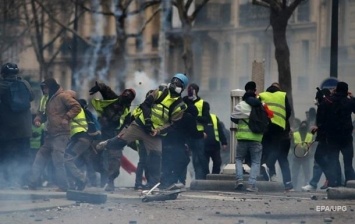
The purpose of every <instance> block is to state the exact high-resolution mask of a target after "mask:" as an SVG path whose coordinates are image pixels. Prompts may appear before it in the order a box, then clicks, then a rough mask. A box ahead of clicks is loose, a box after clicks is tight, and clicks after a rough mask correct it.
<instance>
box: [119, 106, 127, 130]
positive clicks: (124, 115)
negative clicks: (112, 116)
mask: <svg viewBox="0 0 355 224" xmlns="http://www.w3.org/2000/svg"><path fill="white" fill-rule="evenodd" d="M128 114H129V109H128V108H125V109H124V112H123V114H122V115H121V117H120V124H119V126H118V128H117V129H120V128H121V127H122V125H123V123H124V120H125V119H126V117H127V115H128Z"/></svg>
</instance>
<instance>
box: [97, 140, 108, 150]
mask: <svg viewBox="0 0 355 224" xmlns="http://www.w3.org/2000/svg"><path fill="white" fill-rule="evenodd" d="M107 143H108V140H106V141H102V142H99V143H98V144H97V145H96V149H97V150H99V151H102V150H105V149H106V145H107Z"/></svg>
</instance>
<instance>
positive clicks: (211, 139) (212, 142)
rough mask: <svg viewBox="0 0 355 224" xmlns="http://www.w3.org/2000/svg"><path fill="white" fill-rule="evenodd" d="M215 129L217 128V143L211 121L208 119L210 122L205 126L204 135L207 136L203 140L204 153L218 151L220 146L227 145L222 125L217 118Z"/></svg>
mask: <svg viewBox="0 0 355 224" xmlns="http://www.w3.org/2000/svg"><path fill="white" fill-rule="evenodd" d="M217 128H218V136H219V141H217V140H216V138H215V133H214V127H213V123H212V119H210V122H209V123H208V124H207V125H205V133H206V134H207V138H206V139H205V150H206V151H212V150H219V149H220V148H221V145H228V142H227V138H226V136H225V134H224V126H223V125H222V123H221V121H220V120H219V119H218V117H217Z"/></svg>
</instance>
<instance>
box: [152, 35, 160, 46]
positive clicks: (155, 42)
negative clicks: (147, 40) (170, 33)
mask: <svg viewBox="0 0 355 224" xmlns="http://www.w3.org/2000/svg"><path fill="white" fill-rule="evenodd" d="M152 48H153V50H156V49H158V48H159V34H153V35H152Z"/></svg>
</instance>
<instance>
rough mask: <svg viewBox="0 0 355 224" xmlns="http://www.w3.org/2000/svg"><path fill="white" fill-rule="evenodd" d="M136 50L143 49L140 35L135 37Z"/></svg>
mask: <svg viewBox="0 0 355 224" xmlns="http://www.w3.org/2000/svg"><path fill="white" fill-rule="evenodd" d="M136 51H137V52H141V51H143V41H142V37H137V38H136Z"/></svg>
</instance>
